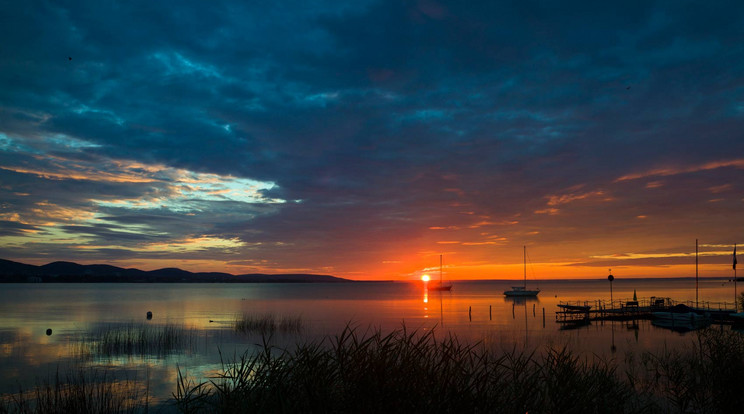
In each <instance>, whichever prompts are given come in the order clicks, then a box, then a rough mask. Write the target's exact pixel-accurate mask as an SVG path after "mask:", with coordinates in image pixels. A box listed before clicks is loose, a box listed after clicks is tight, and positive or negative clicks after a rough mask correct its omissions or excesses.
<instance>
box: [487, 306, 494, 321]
mask: <svg viewBox="0 0 744 414" xmlns="http://www.w3.org/2000/svg"><path fill="white" fill-rule="evenodd" d="M488 320H489V321H490V320H493V318H492V317H491V305H488Z"/></svg>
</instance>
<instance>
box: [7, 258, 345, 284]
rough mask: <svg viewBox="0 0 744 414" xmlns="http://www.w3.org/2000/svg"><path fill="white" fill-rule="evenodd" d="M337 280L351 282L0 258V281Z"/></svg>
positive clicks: (321, 279)
mask: <svg viewBox="0 0 744 414" xmlns="http://www.w3.org/2000/svg"><path fill="white" fill-rule="evenodd" d="M18 282H46V283H49V282H51V283H65V282H76V283H80V282H83V283H339V282H352V280H349V279H343V278H340V277H335V276H328V275H313V274H275V275H274V274H262V273H252V274H245V275H232V274H230V273H218V272H199V273H193V272H189V271H186V270H182V269H177V268H165V269H158V270H151V271H144V270H139V269H124V268H121V267H116V266H109V265H102V264H95V265H81V264H78V263H72V262H53V263H49V264H45V265H43V266H34V265H29V264H24V263H18V262H14V261H11V260H4V259H0V283H18Z"/></svg>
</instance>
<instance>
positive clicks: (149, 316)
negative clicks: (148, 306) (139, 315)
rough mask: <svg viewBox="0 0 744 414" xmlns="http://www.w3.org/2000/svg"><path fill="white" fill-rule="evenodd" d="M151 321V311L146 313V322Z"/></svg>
mask: <svg viewBox="0 0 744 414" xmlns="http://www.w3.org/2000/svg"><path fill="white" fill-rule="evenodd" d="M150 319H152V311H147V320H148V321H149V320H150Z"/></svg>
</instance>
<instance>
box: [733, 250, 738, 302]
mask: <svg viewBox="0 0 744 414" xmlns="http://www.w3.org/2000/svg"><path fill="white" fill-rule="evenodd" d="M734 312H739V304H738V303H737V302H736V243H734Z"/></svg>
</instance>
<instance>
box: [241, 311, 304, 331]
mask: <svg viewBox="0 0 744 414" xmlns="http://www.w3.org/2000/svg"><path fill="white" fill-rule="evenodd" d="M304 326H305V325H304V321H303V320H302V317H299V316H297V317H292V316H281V317H277V316H275V315H274V314H270V313H269V314H264V315H251V314H243V315H240V316H238V317H236V318H235V322H234V323H233V330H234V331H235V332H238V333H259V334H262V335H270V334H273V333H275V332H281V333H301V332H302V330H303V328H304Z"/></svg>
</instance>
